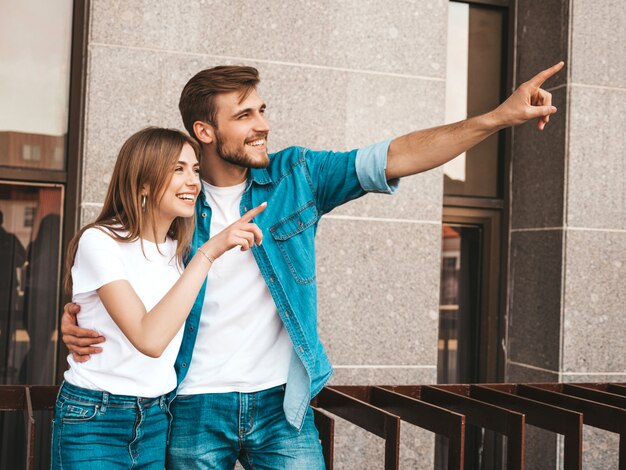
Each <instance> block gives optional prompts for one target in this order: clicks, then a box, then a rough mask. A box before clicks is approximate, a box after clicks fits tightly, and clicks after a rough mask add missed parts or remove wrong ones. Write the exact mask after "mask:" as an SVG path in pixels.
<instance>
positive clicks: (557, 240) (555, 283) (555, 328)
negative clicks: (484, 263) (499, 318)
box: [508, 230, 563, 371]
mask: <svg viewBox="0 0 626 470" xmlns="http://www.w3.org/2000/svg"><path fill="white" fill-rule="evenodd" d="M562 246H563V232H562V231H561V230H548V231H531V232H513V233H512V235H511V247H510V253H511V254H510V266H511V267H510V272H509V318H508V354H509V356H508V357H509V359H510V360H512V361H514V362H517V363H522V364H528V365H531V366H535V367H539V368H542V369H548V370H554V371H558V370H559V349H560V337H561V270H562V262H563V259H562Z"/></svg>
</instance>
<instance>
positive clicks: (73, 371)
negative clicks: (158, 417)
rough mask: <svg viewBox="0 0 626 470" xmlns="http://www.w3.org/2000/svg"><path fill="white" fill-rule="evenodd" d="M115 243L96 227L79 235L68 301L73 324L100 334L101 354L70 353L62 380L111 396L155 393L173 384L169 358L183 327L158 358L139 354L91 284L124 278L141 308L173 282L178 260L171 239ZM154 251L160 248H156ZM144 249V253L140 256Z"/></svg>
mask: <svg viewBox="0 0 626 470" xmlns="http://www.w3.org/2000/svg"><path fill="white" fill-rule="evenodd" d="M141 245H142V243H141V242H140V240H136V241H134V242H130V243H125V242H118V241H116V240H114V239H113V238H111V237H110V236H109V235H107V234H106V233H104V232H102V230H99V229H97V228H89V229H87V230H85V232H84V233H83V235H82V236H81V237H80V241H79V244H78V250H77V251H76V257H75V259H74V266H73V267H72V282H73V302H75V303H77V304H79V305H80V308H81V310H80V313H79V314H78V325H79V326H80V327H81V328H89V329H92V330H96V331H98V332H99V333H100V334H102V335H103V336H104V337H105V338H106V341H105V342H104V343H101V344H99V345H98V346H101V347H102V353H100V354H93V355H92V356H91V359H90V360H89V361H87V362H81V363H79V362H75V361H74V359H73V358H72V356H71V355H69V356H68V358H67V361H68V362H69V364H70V369H69V370H68V371H67V372H65V380H67V381H68V382H69V383H71V384H73V385H77V386H79V387H83V388H87V389H91V390H101V391H106V392H109V393H113V394H116V395H132V396H139V397H147V398H150V397H158V396H160V395H163V394H165V393H168V392H170V391H172V390H173V389H174V388H175V387H176V372H175V370H174V361H175V360H176V355H177V354H178V350H179V348H180V343H181V341H182V339H183V328H184V327H181V330H180V331H179V332H178V333H177V334H176V336H175V337H174V339H173V340H172V341H171V343H170V344H169V345H168V347H167V348H166V349H165V351H164V352H163V354H162V355H161V357H158V358H151V357H148V356H146V355H144V354H142V353H140V352H139V351H138V350H137V349H135V347H134V346H133V345H132V344H131V343H130V341H129V340H128V338H126V336H124V333H122V331H121V330H120V329H119V327H118V326H117V325H116V324H115V322H114V321H113V319H112V318H111V316H110V315H109V314H108V312H107V311H106V309H105V308H104V305H103V304H102V302H101V301H100V297H99V296H98V293H97V292H96V289H98V288H100V287H102V286H104V285H106V284H108V283H110V282H112V281H116V280H121V279H125V280H127V281H128V282H129V283H130V285H131V286H132V288H133V289H134V290H135V292H136V293H137V295H138V296H139V298H140V299H141V301H142V302H143V304H144V306H145V307H146V310H147V311H150V310H151V309H152V308H153V307H154V306H155V305H156V304H157V303H158V302H159V301H160V300H161V299H162V298H163V296H164V295H165V294H166V293H167V291H169V289H170V288H171V287H172V286H173V285H174V283H176V281H177V280H178V278H179V277H180V275H181V272H182V269H181V267H180V265H179V264H178V262H177V260H176V257H175V253H176V246H177V244H176V241H175V240H171V239H169V238H168V239H167V240H166V241H165V243H162V244H159V245H158V250H157V245H156V244H155V243H152V242H149V241H146V240H143V248H144V250H143V252H142V249H141ZM159 251H160V253H159ZM144 252H145V256H144Z"/></svg>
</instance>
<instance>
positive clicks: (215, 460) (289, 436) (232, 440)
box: [167, 385, 324, 470]
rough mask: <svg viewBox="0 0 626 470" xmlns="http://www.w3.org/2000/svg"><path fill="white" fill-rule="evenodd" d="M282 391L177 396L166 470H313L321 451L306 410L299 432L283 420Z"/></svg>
mask: <svg viewBox="0 0 626 470" xmlns="http://www.w3.org/2000/svg"><path fill="white" fill-rule="evenodd" d="M284 390H285V388H284V386H282V385H281V386H279V387H274V388H270V389H268V390H263V391H260V392H255V393H237V392H232V393H208V394H201V395H178V396H177V397H176V398H175V399H174V401H173V402H172V404H171V405H170V409H171V411H172V416H173V421H172V424H171V427H170V439H169V443H168V448H167V469H168V470H176V469H178V470H189V469H220V470H221V469H224V470H226V469H228V470H230V469H232V468H233V466H234V465H235V462H236V461H237V460H239V462H240V463H241V464H242V465H243V467H244V468H246V469H272V470H276V469H281V470H287V469H288V470H300V469H301V470H317V469H323V468H324V458H323V455H322V447H321V445H320V441H319V435H318V433H317V428H316V427H315V423H314V421H313V410H311V407H309V409H308V411H307V413H306V417H305V420H304V425H303V427H302V430H301V431H300V432H298V431H297V430H296V429H295V428H294V427H293V426H291V425H290V424H289V423H288V422H287V419H286V418H285V412H284V411H283V400H284V396H285V391H284Z"/></svg>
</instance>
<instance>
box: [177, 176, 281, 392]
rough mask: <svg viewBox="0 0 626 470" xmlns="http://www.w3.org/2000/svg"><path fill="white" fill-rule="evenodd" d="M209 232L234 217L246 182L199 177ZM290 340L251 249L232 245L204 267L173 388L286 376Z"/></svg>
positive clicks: (248, 383) (259, 382)
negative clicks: (184, 360)
mask: <svg viewBox="0 0 626 470" xmlns="http://www.w3.org/2000/svg"><path fill="white" fill-rule="evenodd" d="M202 184H203V187H204V192H205V195H206V201H207V203H208V204H209V206H210V207H211V212H212V215H211V229H210V232H211V236H213V235H216V234H217V233H219V232H221V231H222V230H224V229H225V228H226V227H227V226H229V225H230V224H232V223H233V222H235V221H236V220H238V219H239V218H240V217H241V215H240V213H239V207H240V204H241V196H242V195H243V192H244V190H245V187H246V183H245V182H244V183H242V184H239V185H236V186H229V187H216V186H212V185H210V184H208V183H206V182H204V181H203V182H202ZM292 352H293V346H292V344H291V340H290V338H289V335H288V334H287V330H286V329H285V327H284V325H283V323H282V321H281V319H280V317H279V316H278V311H277V310H276V305H275V304H274V301H273V300H272V297H271V295H270V292H269V290H268V288H267V286H266V284H265V281H264V280H263V276H262V275H261V272H260V271H259V267H258V265H257V264H256V261H255V259H254V255H253V254H252V251H250V250H248V251H241V250H240V249H239V248H234V249H232V250H229V251H227V252H226V253H224V254H223V255H222V256H220V257H219V258H218V259H216V260H215V262H214V263H213V266H212V267H211V270H210V271H209V275H208V280H207V287H206V294H205V297H204V305H203V308H202V315H201V317H200V325H199V328H198V337H197V340H196V343H195V347H194V351H193V358H192V361H191V364H190V366H189V371H188V373H187V375H186V377H185V379H184V380H183V382H182V383H181V385H180V387H179V390H178V393H179V394H181V395H196V394H202V393H224V392H243V393H250V392H256V391H260V390H265V389H268V388H271V387H274V386H276V385H282V384H284V383H286V382H287V374H288V372H289V364H290V361H291V355H292Z"/></svg>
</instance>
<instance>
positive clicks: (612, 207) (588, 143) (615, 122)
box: [567, 86, 626, 230]
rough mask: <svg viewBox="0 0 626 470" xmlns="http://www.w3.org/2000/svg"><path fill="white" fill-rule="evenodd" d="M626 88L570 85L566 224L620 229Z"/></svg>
mask: <svg viewBox="0 0 626 470" xmlns="http://www.w3.org/2000/svg"><path fill="white" fill-rule="evenodd" d="M625 115H626V89H625V90H612V89H603V88H589V87H579V86H573V87H572V90H571V100H570V128H569V157H568V177H567V224H568V226H574V227H585V228H609V229H621V230H626V211H625V210H624V208H625V207H626V182H625V180H624V174H626V153H624V148H625V147H626V133H624V116H625Z"/></svg>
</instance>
